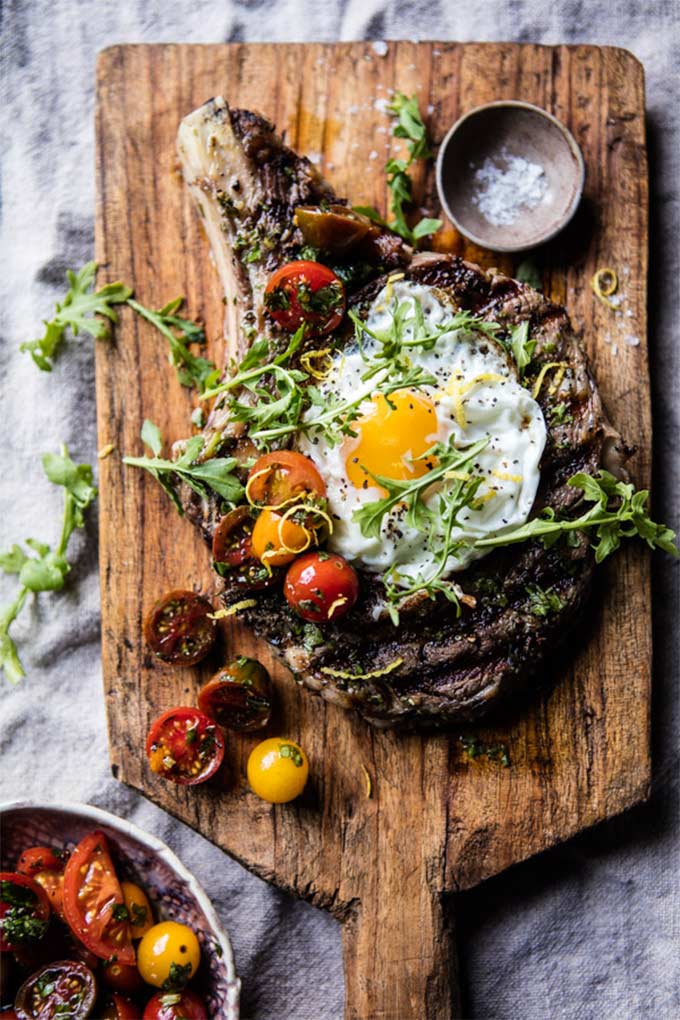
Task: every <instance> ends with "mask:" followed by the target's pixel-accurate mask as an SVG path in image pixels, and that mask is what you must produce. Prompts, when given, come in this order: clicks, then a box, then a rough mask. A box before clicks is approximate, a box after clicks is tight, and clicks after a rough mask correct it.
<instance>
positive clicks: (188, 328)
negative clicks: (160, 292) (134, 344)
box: [127, 297, 220, 393]
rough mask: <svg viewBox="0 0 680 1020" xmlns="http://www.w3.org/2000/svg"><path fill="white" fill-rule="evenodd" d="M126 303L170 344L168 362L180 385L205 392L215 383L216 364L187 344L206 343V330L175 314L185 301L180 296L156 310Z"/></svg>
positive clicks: (218, 374)
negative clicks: (174, 371) (194, 352)
mask: <svg viewBox="0 0 680 1020" xmlns="http://www.w3.org/2000/svg"><path fill="white" fill-rule="evenodd" d="M127 303H128V304H129V306H130V308H132V309H133V310H134V311H135V312H137V314H138V315H141V317H142V318H143V319H146V321H147V322H150V323H151V325H152V326H155V327H156V329H157V330H158V331H159V333H162V334H163V336H164V337H165V338H166V340H167V341H168V343H169V344H170V361H171V363H172V364H173V365H174V366H175V369H176V370H177V378H178V379H179V381H180V383H181V385H182V386H186V387H188V388H193V387H195V388H196V389H197V390H198V392H199V393H204V392H205V391H206V390H207V389H209V388H210V387H211V386H213V385H214V384H215V383H216V382H217V380H218V379H219V376H220V372H219V369H218V368H216V366H215V364H214V363H213V362H212V361H209V360H208V359H207V358H203V357H199V356H197V355H196V354H193V353H192V352H191V351H190V350H189V346H188V345H189V344H204V343H205V331H204V329H203V327H202V326H199V325H198V324H197V323H195V322H192V321H191V320H190V319H183V318H181V317H180V316H179V315H177V314H176V313H177V311H178V310H179V309H180V308H181V306H182V304H183V303H184V298H183V297H178V298H175V300H174V301H170V302H169V303H168V304H167V305H164V306H163V308H160V309H159V310H158V311H157V312H154V311H152V309H150V308H146V307H145V306H144V305H141V304H140V303H139V302H138V301H134V300H133V299H132V298H129V299H128V302H127Z"/></svg>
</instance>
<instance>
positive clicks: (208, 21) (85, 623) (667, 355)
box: [0, 0, 680, 1020]
mask: <svg viewBox="0 0 680 1020" xmlns="http://www.w3.org/2000/svg"><path fill="white" fill-rule="evenodd" d="M0 12H1V17H2V53H1V59H2V70H3V74H2V100H1V103H2V105H1V117H2V127H1V131H2V133H1V135H0V171H1V178H2V190H3V196H2V197H3V216H2V224H1V227H0V238H1V244H0V248H1V256H0V257H1V264H0V315H1V316H2V327H1V328H2V333H1V335H2V346H1V349H0V358H1V363H0V386H1V387H2V405H1V406H2V444H1V447H0V463H1V468H0V478H1V479H2V483H1V486H0V488H1V505H0V519H1V520H2V521H3V529H2V535H3V539H2V543H1V544H2V546H3V548H4V547H7V546H9V545H11V543H12V542H13V541H17V540H21V539H23V538H25V537H26V536H27V535H33V536H35V537H37V538H43V539H44V540H45V541H50V542H52V541H56V538H57V535H56V530H57V529H58V527H59V523H58V522H59V519H60V513H61V495H60V493H59V492H58V491H56V490H55V489H54V488H53V487H51V486H50V485H49V483H48V482H47V481H46V480H45V478H44V477H43V475H42V471H41V468H40V462H39V455H40V453H42V452H43V451H47V450H54V449H56V448H57V447H58V444H59V442H60V441H61V440H64V441H66V442H67V443H68V444H69V447H70V449H71V451H72V453H73V455H74V456H75V457H76V458H77V459H82V460H88V461H90V462H94V463H96V460H95V458H96V442H95V405H94V371H93V351H92V343H91V342H90V341H89V340H83V342H81V343H73V344H72V345H71V346H70V349H69V350H68V352H67V353H65V355H64V356H63V357H62V358H61V359H60V361H59V362H58V365H57V367H56V368H55V370H54V372H53V373H52V375H45V374H43V373H40V372H38V371H37V369H36V368H35V367H34V365H33V364H32V362H31V360H30V359H29V357H28V356H27V355H21V354H19V353H18V349H17V348H18V344H19V343H20V341H22V340H27V339H32V338H33V337H34V336H36V335H38V329H39V323H40V320H41V318H43V317H44V316H47V315H48V314H49V313H50V312H51V310H52V307H53V304H54V301H55V300H56V299H57V298H58V297H60V295H62V294H63V276H64V271H65V270H66V268H67V267H78V266H80V265H81V264H82V263H83V262H85V261H86V260H88V259H90V258H91V257H92V254H93V206H94V173H93V162H94V160H93V123H92V117H93V97H94V66H95V56H96V53H97V51H98V50H99V49H101V48H102V47H104V46H108V45H110V44H112V43H119V42H129V43H132V42H163V41H165V42H224V41H228V40H248V41H257V40H261V39H265V38H266V39H267V41H272V40H274V41H276V40H279V41H285V40H305V39H308V40H333V39H360V38H374V39H383V38H384V39H390V38H394V39H396V38H409V39H410V38H421V39H426V38H441V39H456V40H459V41H468V40H476V41H479V40H515V41H532V42H543V43H560V42H590V43H600V44H613V45H619V46H624V47H627V48H629V49H631V50H632V51H633V52H634V53H635V54H636V55H637V56H638V57H639V58H640V59H641V60H642V61H643V63H644V65H645V69H646V72H647V85H648V111H649V142H650V155H651V169H652V203H653V204H652V226H653V231H652V240H651V272H650V284H651V293H650V306H651V307H650V312H651V320H650V328H651V335H650V343H651V356H652V371H653V399H654V427H655V469H656V470H655V507H656V511H657V514H658V516H659V517H661V518H663V519H664V520H666V521H668V522H669V523H671V524H673V523H674V524H675V526H676V527H677V522H678V515H677V500H676V501H675V504H674V502H673V498H674V496H677V493H678V457H677V452H676V444H677V441H678V399H679V398H680V385H679V384H680V378H679V373H678V338H677V325H676V324H677V319H678V315H679V314H680V310H679V309H678V300H677V298H678V278H679V272H680V266H679V265H678V248H677V238H678V233H679V232H680V218H679V217H678V191H677V182H678V173H679V170H680V160H679V153H678V125H679V115H678V110H679V108H680V102H679V99H678V95H677V89H676V84H677V70H678V61H677V57H676V50H677V47H678V42H679V41H680V40H679V39H678V31H677V24H678V20H679V15H680V7H679V5H678V3H677V0H648V2H647V3H644V4H642V3H638V2H635V0H591V2H588V0H561V2H559V3H552V4H550V3H548V4H546V3H544V2H539V0H506V2H486V3H482V2H474V0H470V2H468V3H457V2H455V0H454V2H448V3H445V2H443V0H431V2H430V3H428V4H420V3H415V2H413V0H402V2H398V3H394V4H391V3H386V2H385V0H340V2H338V3H335V4H331V3H327V2H323V0H298V2H296V0H238V2H233V3H219V2H216V0H117V2H109V0H51V2H49V3H48V2H46V0H4V2H3V3H2V4H1V6H0ZM631 438H632V439H633V440H634V439H635V437H631ZM73 558H74V569H73V571H72V573H71V575H70V576H69V580H68V586H67V588H66V590H65V591H64V592H63V593H60V594H57V595H44V596H41V597H40V599H39V600H38V601H30V602H29V603H28V605H27V607H26V609H25V610H24V612H23V614H22V617H21V621H20V623H19V625H18V626H17V627H16V631H15V633H16V638H17V641H18V643H19V645H20V648H21V652H22V654H23V657H24V660H25V663H26V667H27V672H28V674H29V675H28V676H27V677H26V679H25V680H24V681H23V682H22V683H21V684H20V685H19V686H18V687H17V688H16V689H15V690H8V689H7V688H5V689H2V690H1V691H0V695H1V701H0V705H1V712H2V732H1V745H0V746H1V754H2V757H1V762H2V765H1V773H2V775H1V778H0V796H1V797H2V798H3V799H10V798H16V797H27V798H34V799H44V800H59V799H74V800H75V799H77V800H82V801H89V802H90V803H93V804H97V805H100V806H102V807H105V808H108V809H110V810H112V811H114V812H117V813H118V814H121V815H125V816H127V817H129V818H131V819H132V820H134V821H135V822H137V823H138V824H139V825H141V826H143V827H144V828H146V829H148V830H149V831H151V832H154V833H156V834H157V835H158V836H160V837H161V838H162V839H164V840H166V841H167V842H168V843H169V844H170V845H171V846H172V847H173V848H174V849H175V850H176V851H177V853H178V854H179V855H180V857H181V858H182V860H183V861H184V862H185V863H186V864H187V866H188V867H189V868H190V869H192V870H193V871H194V872H195V874H196V875H197V876H198V878H199V880H200V881H201V882H202V883H203V884H204V886H205V888H206V889H207V890H208V892H209V893H210V894H211V895H212V897H213V899H214V901H215V904H216V907H217V909H218V911H219V913H220V915H221V917H222V919H223V921H224V923H225V925H226V927H227V928H228V930H229V931H230V933H231V937H232V939H233V943H234V949H235V954H236V962H237V968H238V971H239V974H240V975H241V977H242V979H243V1000H242V1001H243V1015H244V1016H246V1017H253V1018H260V1020H264V1018H266V1020H270V1018H274V1017H276V1018H278V1017H282V1016H291V1017H295V1018H299V1020H304V1018H308V1020H336V1018H339V1017H341V1015H342V1010H343V981H342V959H341V948H340V929H339V927H338V926H337V925H336V923H335V922H334V921H333V920H331V919H330V918H329V917H328V916H327V915H325V914H323V913H321V912H319V911H316V910H314V909H312V908H311V907H309V906H308V905H305V904H302V903H299V902H294V901H292V900H290V899H289V898H287V897H286V896H284V895H282V894H281V893H279V892H277V891H276V890H275V889H272V888H270V887H268V886H266V885H264V884H263V883H262V882H261V881H259V880H258V879H256V878H254V877H252V876H251V875H249V874H248V873H247V872H245V871H244V870H243V869H242V868H241V867H240V866H239V865H238V864H236V863H235V862H233V861H231V860H230V859H229V858H228V857H226V856H225V855H224V854H222V853H221V852H220V851H218V850H216V849H215V848H214V847H213V846H211V845H210V844H209V843H208V842H206V841H205V840H204V839H202V838H201V837H200V836H198V835H196V834H195V833H193V832H191V831H190V830H189V829H187V828H186V827H184V826H183V825H181V824H179V823H178V822H175V821H174V820H172V819H171V818H169V817H168V816H167V815H165V814H164V813H163V812H161V811H160V810H158V809H157V808H155V807H154V806H152V805H151V804H150V803H148V802H147V801H146V800H144V799H143V798H142V797H140V796H137V795H136V794H134V793H132V792H131V791H130V790H127V789H126V788H124V787H123V786H122V785H120V784H118V783H116V782H115V781H114V780H113V779H112V778H111V776H110V774H109V770H108V759H107V747H106V729H105V720H104V706H103V699H102V693H101V676H100V649H99V592H98V578H97V528H96V520H95V515H92V516H91V518H90V521H89V523H88V527H87V529H86V531H85V533H82V534H79V535H77V536H76V539H75V540H74V543H73ZM0 584H1V586H2V601H5V600H6V599H7V598H8V597H10V596H11V593H12V590H13V581H12V580H11V579H10V580H5V579H0ZM654 589H655V601H654V611H655V639H656V643H655V651H656V669H655V706H654V747H655V782H654V793H653V797H652V800H651V802H650V803H649V804H648V805H646V806H644V807H641V808H639V809H636V810H634V811H632V812H630V813H629V814H628V815H626V816H624V817H622V818H620V819H618V820H615V821H613V822H611V823H609V824H607V825H604V826H602V827H600V829H599V830H597V831H595V832H591V833H587V834H584V835H582V836H581V837H579V838H578V839H576V840H573V841H572V842H571V843H569V844H567V845H565V846H563V847H561V848H559V849H557V850H555V851H553V852H551V853H548V854H545V855H543V856H542V857H540V858H538V859H535V860H532V861H530V862H528V863H526V864H523V865H521V866H519V867H516V868H515V869H513V870H512V871H510V872H508V873H506V874H505V875H503V876H501V877H499V878H497V879H495V880H493V881H491V882H489V883H487V884H486V886H484V887H483V888H481V889H478V890H475V891H474V892H472V893H469V894H466V895H465V896H463V897H460V898H459V899H458V901H457V903H456V910H457V915H458V930H459V936H460V938H459V942H460V954H461V959H462V972H463V982H464V989H465V996H466V1014H467V1015H469V1016H471V1017H484V1018H488V1017H494V1018H505V1020H514V1018H516V1017H524V1018H527V1020H540V1018H544V1017H545V1018H547V1017H551V1018H558V1017H565V1018H566V1017H569V1018H578V1020H586V1018H590V1017H593V1018H595V1017H598V1018H599V1017H602V1016H607V1017H617V1018H628V1017H654V1018H660V1020H663V1018H672V1017H678V1016H680V951H679V946H680V942H679V940H680V896H679V895H678V865H679V863H680V853H679V850H678V838H677V835H678V775H679V773H678V750H677V748H678V743H679V737H680V721H679V719H678V706H677V692H678V640H677V627H678V618H679V615H680V614H679V612H678V571H677V569H675V567H674V565H672V564H670V563H669V562H667V561H663V560H662V559H661V558H658V559H657V560H656V562H655V568H654ZM404 920H405V923H407V919H404Z"/></svg>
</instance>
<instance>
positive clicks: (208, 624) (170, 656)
mask: <svg viewBox="0 0 680 1020" xmlns="http://www.w3.org/2000/svg"><path fill="white" fill-rule="evenodd" d="M212 612H213V607H212V606H211V605H210V603H209V602H208V600H207V599H204V598H203V596H202V595H197V594H196V592H194V591H181V590H180V589H177V590H175V591H170V592H168V594H167V595H164V596H163V598H161V599H159V600H158V602H157V603H156V605H155V606H154V607H153V609H152V610H151V612H150V613H149V615H148V616H147V618H146V622H145V624H144V636H145V637H146V640H147V642H148V643H149V645H150V646H151V650H152V651H153V652H154V654H155V655H157V656H158V658H159V659H162V660H163V662H169V663H171V664H172V665H173V666H194V665H196V663H197V662H200V661H201V659H204V658H205V657H206V655H207V654H208V652H209V651H210V650H211V648H212V646H213V645H214V643H215V633H216V625H215V621H214V620H211V619H210V615H211V613H212Z"/></svg>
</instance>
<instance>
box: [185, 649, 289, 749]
mask: <svg viewBox="0 0 680 1020" xmlns="http://www.w3.org/2000/svg"><path fill="white" fill-rule="evenodd" d="M198 707H199V708H200V709H201V711H202V712H205V714H206V715H209V716H210V718H211V719H214V720H215V722H217V723H219V724H220V726H228V727H229V728H230V729H232V730H242V731H249V730H259V729H262V727H263V726H266V725H267V723H268V722H269V717H270V716H271V711H272V684H271V679H270V677H269V673H268V672H267V670H266V669H265V668H264V666H263V665H262V663H260V662H258V661H257V659H248V658H246V656H245V655H242V656H240V657H239V658H238V659H236V660H235V661H234V662H230V663H229V664H228V665H226V666H223V667H222V669H220V670H219V671H218V672H217V673H215V675H214V677H213V678H212V679H211V680H209V681H208V682H207V684H205V685H204V686H203V687H202V688H201V690H200V691H199V694H198Z"/></svg>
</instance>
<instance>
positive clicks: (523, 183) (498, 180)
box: [472, 147, 548, 227]
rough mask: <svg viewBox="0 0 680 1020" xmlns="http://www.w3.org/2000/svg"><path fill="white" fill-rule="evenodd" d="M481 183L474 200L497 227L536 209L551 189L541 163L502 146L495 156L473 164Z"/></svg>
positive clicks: (483, 214) (475, 176) (488, 219)
mask: <svg viewBox="0 0 680 1020" xmlns="http://www.w3.org/2000/svg"><path fill="white" fill-rule="evenodd" d="M472 169H473V170H474V180H475V183H476V184H477V185H478V190H477V192H476V194H474V195H473V196H472V203H473V205H476V206H477V208H478V209H479V211H480V213H481V214H482V216H483V217H484V219H485V220H486V221H487V222H488V223H491V224H493V226H494V227H505V226H508V224H510V223H514V222H515V220H517V219H519V217H520V215H521V214H522V212H523V211H524V210H526V209H534V208H535V207H536V206H537V205H538V204H539V203H540V202H542V201H543V199H544V198H545V196H546V194H547V192H548V179H547V177H546V175H545V170H544V169H543V167H542V166H541V165H540V164H539V163H530V162H529V160H528V159H525V158H524V156H515V155H513V154H511V153H510V152H508V150H507V149H506V148H505V147H503V148H502V149H501V151H500V153H499V154H498V156H496V157H495V158H494V159H491V158H487V159H485V160H484V162H483V163H482V165H481V166H478V167H475V166H474V165H473V166H472Z"/></svg>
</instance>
